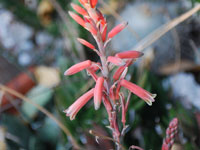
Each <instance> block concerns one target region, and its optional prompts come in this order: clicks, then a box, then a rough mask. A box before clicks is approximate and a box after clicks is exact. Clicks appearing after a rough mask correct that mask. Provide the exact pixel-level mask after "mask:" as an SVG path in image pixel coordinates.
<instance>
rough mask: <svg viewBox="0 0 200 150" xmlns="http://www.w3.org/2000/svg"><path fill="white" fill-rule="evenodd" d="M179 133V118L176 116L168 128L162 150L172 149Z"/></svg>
mask: <svg viewBox="0 0 200 150" xmlns="http://www.w3.org/2000/svg"><path fill="white" fill-rule="evenodd" d="M177 133H178V119H177V118H174V119H173V120H172V121H171V122H170V123H169V126H168V128H167V130H166V138H165V139H164V140H163V145H162V150H171V148H172V146H173V144H174V140H175V136H176V134H177Z"/></svg>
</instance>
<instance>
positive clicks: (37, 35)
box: [0, 0, 200, 150]
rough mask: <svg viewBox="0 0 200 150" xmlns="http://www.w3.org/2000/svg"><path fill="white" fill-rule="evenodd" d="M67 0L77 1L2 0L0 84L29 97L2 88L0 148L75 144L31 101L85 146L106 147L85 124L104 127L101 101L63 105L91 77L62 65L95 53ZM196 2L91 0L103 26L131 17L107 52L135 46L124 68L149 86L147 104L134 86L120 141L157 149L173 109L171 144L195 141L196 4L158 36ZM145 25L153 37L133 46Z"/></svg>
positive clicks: (188, 146) (198, 82)
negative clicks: (71, 113)
mask: <svg viewBox="0 0 200 150" xmlns="http://www.w3.org/2000/svg"><path fill="white" fill-rule="evenodd" d="M71 2H73V3H77V4H78V0H0V84H3V85H5V86H6V87H9V88H11V89H14V90H16V91H17V92H19V93H21V94H22V95H24V96H26V97H27V98H28V100H32V101H34V103H36V104H37V107H35V106H33V105H31V104H30V103H27V102H25V101H24V98H23V97H17V96H14V95H13V94H9V92H6V91H5V89H4V90H3V89H2V88H0V150H7V149H8V150H66V149H67V150H68V149H73V148H72V145H73V144H72V142H71V141H70V140H69V136H67V135H66V132H63V129H61V128H60V126H58V124H57V122H55V120H52V118H51V117H49V116H47V115H45V114H44V113H42V112H41V111H40V110H38V106H42V108H43V109H45V110H48V112H49V113H50V114H52V115H53V116H55V118H56V119H57V120H59V121H60V123H61V124H62V125H64V127H65V129H68V130H69V132H70V133H71V134H72V136H73V137H74V139H75V140H76V141H77V143H78V144H79V145H81V146H83V147H84V148H85V149H88V150H104V149H105V150H107V149H112V148H114V145H113V143H112V142H111V141H108V140H102V139H99V140H98V141H99V144H98V143H97V142H96V141H95V138H94V136H92V135H90V134H89V132H88V131H89V130H90V129H92V130H95V131H97V132H99V133H101V134H103V135H105V136H111V134H110V131H109V129H108V128H106V126H108V124H109V122H108V120H107V114H106V111H105V108H104V107H103V106H102V107H101V109H100V110H98V111H95V110H94V107H93V103H92V101H91V102H89V103H88V104H87V105H86V106H85V107H84V108H83V109H82V110H81V111H80V112H79V113H78V115H77V117H76V119H75V120H74V121H70V120H69V118H68V117H66V116H65V114H64V113H63V110H65V109H66V108H68V107H69V106H70V104H72V103H73V102H74V101H75V100H76V99H77V98H78V97H79V96H80V95H82V94H83V93H84V92H85V91H87V90H88V89H89V88H90V87H91V86H93V85H94V82H93V80H91V79H90V77H88V76H87V75H86V73H85V72H81V73H78V74H76V75H74V76H70V77H64V76H63V73H64V71H65V70H66V69H67V68H68V67H69V66H71V65H73V64H74V63H77V62H79V61H81V60H85V59H90V60H93V61H99V60H98V57H97V55H96V54H95V53H93V51H91V50H89V49H87V48H86V47H83V46H82V45H80V44H79V43H78V42H77V40H76V38H77V37H81V38H84V39H86V40H88V41H90V42H91V43H93V44H94V40H93V39H92V37H91V35H90V34H89V32H87V31H86V30H84V29H83V28H82V27H81V26H79V25H78V24H77V23H75V22H74V21H73V20H72V19H71V18H69V15H68V14H67V11H68V10H72V9H71V8H70V3H71ZM197 5H198V0H196V1H195V0H123V1H121V0H99V4H98V7H99V9H100V10H101V11H102V12H103V13H104V14H105V16H106V17H107V20H108V22H109V24H108V27H109V29H111V28H112V27H114V26H115V25H117V24H119V23H120V22H121V21H123V20H125V21H128V22H129V26H128V28H127V29H125V30H124V31H123V32H121V33H120V34H119V35H118V36H116V37H115V38H114V39H113V40H112V42H111V43H110V44H109V48H108V49H107V51H108V53H109V54H114V53H116V52H119V51H125V50H133V49H134V48H136V50H137V48H139V49H140V50H143V51H144V54H145V55H144V56H143V57H142V58H140V59H139V60H138V61H137V63H136V64H135V65H133V66H132V67H131V69H130V70H129V77H128V78H129V79H130V80H131V81H132V82H134V83H137V84H138V85H140V86H141V87H143V88H144V89H146V90H148V91H150V92H152V93H157V97H156V102H155V103H154V104H153V106H152V107H149V106H147V105H146V104H145V102H143V101H142V100H140V99H139V98H138V97H136V96H134V95H132V97H131V104H130V107H129V112H128V115H127V124H129V127H128V129H127V133H126V135H125V137H124V143H123V144H124V145H125V147H127V149H128V147H129V146H131V145H133V144H134V145H138V146H141V147H143V148H144V149H145V150H148V149H152V150H158V149H160V147H161V145H162V139H163V137H165V129H166V128H167V126H168V123H169V121H170V120H171V119H172V118H173V117H178V119H179V121H180V126H179V134H178V137H177V139H176V141H175V145H174V146H173V150H198V149H199V147H200V16H199V12H197V13H194V14H193V15H192V16H191V17H188V18H186V19H185V20H184V21H183V22H182V23H180V24H179V25H177V26H176V27H175V28H173V29H171V30H170V31H169V32H167V33H166V34H164V35H163V36H161V37H159V36H158V35H159V34H161V32H162V31H165V29H166V28H160V27H161V26H162V25H164V24H166V23H167V22H171V21H173V20H172V19H174V18H176V17H179V16H180V15H182V14H184V13H186V12H187V11H189V10H191V9H193V8H195V6H197ZM165 27H168V26H165ZM155 31H157V32H155ZM152 32H154V33H155V34H153V36H151V37H150V38H147V40H146V43H148V42H149V41H151V40H152V39H154V38H155V42H154V43H150V44H148V45H147V46H145V47H144V48H141V46H143V44H145V43H142V42H141V41H143V40H142V39H144V38H145V39H146V37H147V36H148V35H149V34H150V33H152ZM156 37H158V38H157V39H156ZM47 114H48V113H47ZM65 131H66V130H65Z"/></svg>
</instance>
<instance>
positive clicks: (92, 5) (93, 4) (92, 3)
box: [90, 0, 98, 8]
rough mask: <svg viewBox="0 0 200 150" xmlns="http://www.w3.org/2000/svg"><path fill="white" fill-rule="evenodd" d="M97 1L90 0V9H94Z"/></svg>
mask: <svg viewBox="0 0 200 150" xmlns="http://www.w3.org/2000/svg"><path fill="white" fill-rule="evenodd" d="M97 3H98V0H90V5H91V7H92V8H94V7H96V5H97Z"/></svg>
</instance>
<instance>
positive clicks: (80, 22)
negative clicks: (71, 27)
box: [69, 11, 85, 27]
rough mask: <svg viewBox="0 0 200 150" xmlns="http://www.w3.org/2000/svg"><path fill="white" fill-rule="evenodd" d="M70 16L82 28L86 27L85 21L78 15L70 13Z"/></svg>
mask: <svg viewBox="0 0 200 150" xmlns="http://www.w3.org/2000/svg"><path fill="white" fill-rule="evenodd" d="M69 15H70V16H71V17H72V18H73V19H74V20H75V21H76V22H77V23H78V24H80V25H81V26H83V27H85V21H84V20H83V19H82V18H81V17H80V16H79V15H77V14H75V13H73V12H71V11H69Z"/></svg>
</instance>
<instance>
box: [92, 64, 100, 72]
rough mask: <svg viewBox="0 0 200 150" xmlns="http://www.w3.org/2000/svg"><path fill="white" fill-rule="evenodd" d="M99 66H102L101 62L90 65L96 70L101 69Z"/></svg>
mask: <svg viewBox="0 0 200 150" xmlns="http://www.w3.org/2000/svg"><path fill="white" fill-rule="evenodd" d="M99 67H101V64H100V63H99V62H98V63H92V65H91V66H90V67H89V69H91V70H92V71H94V72H96V71H98V70H99V69H100V68H99Z"/></svg>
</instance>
